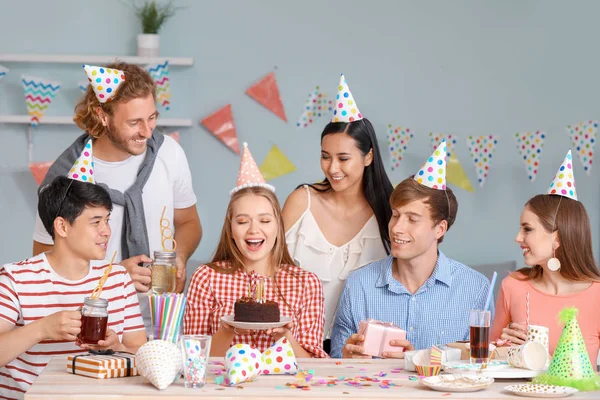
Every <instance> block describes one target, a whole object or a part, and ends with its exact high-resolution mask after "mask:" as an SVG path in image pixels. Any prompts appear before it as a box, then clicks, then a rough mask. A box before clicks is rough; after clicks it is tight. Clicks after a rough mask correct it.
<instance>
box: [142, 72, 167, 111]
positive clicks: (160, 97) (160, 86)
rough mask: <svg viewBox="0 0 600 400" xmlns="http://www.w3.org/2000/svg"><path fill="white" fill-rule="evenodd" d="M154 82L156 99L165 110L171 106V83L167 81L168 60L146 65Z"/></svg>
mask: <svg viewBox="0 0 600 400" xmlns="http://www.w3.org/2000/svg"><path fill="white" fill-rule="evenodd" d="M146 69H147V70H148V72H149V73H150V76H151V77H152V79H154V82H155V83H156V101H157V102H158V103H159V104H160V105H161V106H162V107H163V108H164V109H165V110H166V111H169V109H170V108H171V85H170V83H169V62H168V61H165V62H164V63H162V64H161V63H158V64H154V65H148V66H147V67H146Z"/></svg>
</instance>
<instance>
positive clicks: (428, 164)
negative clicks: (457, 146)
mask: <svg viewBox="0 0 600 400" xmlns="http://www.w3.org/2000/svg"><path fill="white" fill-rule="evenodd" d="M414 179H415V181H417V182H419V183H420V184H421V185H424V186H427V187H430V188H432V189H437V190H446V140H445V139H444V140H443V141H442V142H441V143H440V144H439V145H438V147H437V148H436V149H435V150H434V151H433V153H432V154H431V156H430V157H429V158H428V159H427V161H425V164H424V165H423V166H422V167H421V169H420V170H419V172H417V173H416V174H415V177H414Z"/></svg>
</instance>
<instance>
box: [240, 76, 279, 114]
mask: <svg viewBox="0 0 600 400" xmlns="http://www.w3.org/2000/svg"><path fill="white" fill-rule="evenodd" d="M246 94H247V95H248V96H250V97H252V98H253V99H254V100H256V101H258V102H259V103H260V104H262V105H263V107H265V108H266V109H267V110H269V111H271V112H272V113H273V114H275V115H277V116H278V117H279V118H281V119H282V120H284V121H285V122H287V117H286V116H285V110H284V109H283V103H282V102H281V96H280V95H279V88H278V87H277V80H276V79H275V73H274V72H270V73H269V74H267V75H266V76H265V77H264V78H262V79H261V80H260V81H258V82H256V83H255V84H254V85H252V86H251V87H250V88H248V90H246Z"/></svg>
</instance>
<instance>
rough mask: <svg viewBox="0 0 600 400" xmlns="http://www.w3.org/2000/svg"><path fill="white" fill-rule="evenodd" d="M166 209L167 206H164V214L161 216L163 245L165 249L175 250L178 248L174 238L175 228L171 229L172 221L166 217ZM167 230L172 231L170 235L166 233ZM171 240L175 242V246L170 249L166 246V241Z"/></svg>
mask: <svg viewBox="0 0 600 400" xmlns="http://www.w3.org/2000/svg"><path fill="white" fill-rule="evenodd" d="M165 211H167V206H164V207H163V210H162V214H161V216H160V235H161V246H162V249H163V251H175V249H177V242H176V241H175V239H174V238H173V229H171V221H169V219H168V218H165ZM165 231H170V232H171V234H170V235H166V234H165ZM168 240H170V241H172V242H173V248H172V249H168V248H167V246H166V244H165V243H166V242H167V241H168Z"/></svg>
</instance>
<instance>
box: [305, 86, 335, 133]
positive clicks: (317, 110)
mask: <svg viewBox="0 0 600 400" xmlns="http://www.w3.org/2000/svg"><path fill="white" fill-rule="evenodd" d="M332 111H333V102H332V101H331V100H327V95H326V94H325V93H323V92H321V90H320V88H319V86H317V87H316V88H315V90H313V91H312V92H310V93H309V94H308V99H307V100H306V103H304V110H303V111H302V114H301V115H300V118H298V122H296V126H297V127H298V128H306V127H307V126H308V125H310V124H312V123H313V122H314V121H315V119H316V118H320V117H322V116H323V115H324V114H325V113H327V112H332Z"/></svg>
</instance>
